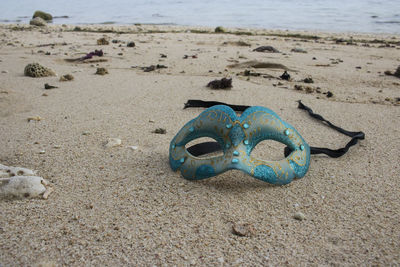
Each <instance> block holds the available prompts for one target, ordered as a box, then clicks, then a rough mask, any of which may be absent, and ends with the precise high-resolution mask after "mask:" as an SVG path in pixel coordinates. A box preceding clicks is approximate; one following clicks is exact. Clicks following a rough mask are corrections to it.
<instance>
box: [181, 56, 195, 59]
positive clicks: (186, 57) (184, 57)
mask: <svg viewBox="0 0 400 267" xmlns="http://www.w3.org/2000/svg"><path fill="white" fill-rule="evenodd" d="M188 58H197V55H191V56H188V55H184V56H183V59H188Z"/></svg>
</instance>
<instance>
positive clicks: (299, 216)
mask: <svg viewBox="0 0 400 267" xmlns="http://www.w3.org/2000/svg"><path fill="white" fill-rule="evenodd" d="M293 218H295V219H296V220H298V221H302V220H305V219H306V215H304V214H303V213H302V212H300V211H298V212H296V213H295V214H294V216H293Z"/></svg>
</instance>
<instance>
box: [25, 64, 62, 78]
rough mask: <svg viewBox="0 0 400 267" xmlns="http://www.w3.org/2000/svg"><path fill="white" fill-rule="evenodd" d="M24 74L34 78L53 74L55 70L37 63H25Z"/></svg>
mask: <svg viewBox="0 0 400 267" xmlns="http://www.w3.org/2000/svg"><path fill="white" fill-rule="evenodd" d="M24 75H25V76H29V77H34V78H40V77H48V76H55V75H56V74H55V72H54V71H52V70H51V69H49V68H46V67H43V66H42V65H40V64H39V63H31V64H28V65H26V67H25V70H24Z"/></svg>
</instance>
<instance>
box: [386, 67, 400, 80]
mask: <svg viewBox="0 0 400 267" xmlns="http://www.w3.org/2000/svg"><path fill="white" fill-rule="evenodd" d="M384 73H385V74H386V75H392V76H396V77H397V78H400V65H399V66H398V67H397V69H396V71H395V72H391V71H390V70H386V71H385V72H384Z"/></svg>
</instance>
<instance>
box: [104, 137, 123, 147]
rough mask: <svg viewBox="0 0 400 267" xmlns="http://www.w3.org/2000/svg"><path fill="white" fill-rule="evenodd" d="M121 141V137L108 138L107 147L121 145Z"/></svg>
mask: <svg viewBox="0 0 400 267" xmlns="http://www.w3.org/2000/svg"><path fill="white" fill-rule="evenodd" d="M121 143H122V141H121V139H119V138H108V140H107V143H106V144H105V146H106V147H107V148H111V147H116V146H120V145H121Z"/></svg>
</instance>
